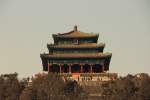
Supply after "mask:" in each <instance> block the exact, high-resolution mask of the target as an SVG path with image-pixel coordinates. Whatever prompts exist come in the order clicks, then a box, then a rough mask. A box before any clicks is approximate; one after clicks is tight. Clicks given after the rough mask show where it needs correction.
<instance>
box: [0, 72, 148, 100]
mask: <svg viewBox="0 0 150 100" xmlns="http://www.w3.org/2000/svg"><path fill="white" fill-rule="evenodd" d="M17 76H18V75H17V73H13V74H5V75H1V76H0V100H150V77H149V75H148V74H144V73H143V74H140V75H139V76H133V75H127V76H126V77H119V78H118V79H116V80H114V81H108V82H100V84H98V85H97V86H96V87H93V88H96V92H97V93H98V94H100V96H93V97H91V96H90V93H91V91H90V89H86V88H85V87H84V86H80V85H78V83H77V82H76V81H71V80H65V81H64V79H65V78H64V79H62V78H61V77H60V76H59V75H58V74H52V73H49V74H48V75H46V74H38V75H36V76H35V77H34V78H31V80H32V82H29V78H23V79H21V80H18V78H17ZM92 98H93V99H92Z"/></svg>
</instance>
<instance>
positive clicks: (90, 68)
mask: <svg viewBox="0 0 150 100" xmlns="http://www.w3.org/2000/svg"><path fill="white" fill-rule="evenodd" d="M90 72H91V73H92V72H93V71H92V65H90Z"/></svg>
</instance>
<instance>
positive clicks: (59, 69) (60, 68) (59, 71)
mask: <svg viewBox="0 0 150 100" xmlns="http://www.w3.org/2000/svg"><path fill="white" fill-rule="evenodd" d="M59 73H61V65H59Z"/></svg>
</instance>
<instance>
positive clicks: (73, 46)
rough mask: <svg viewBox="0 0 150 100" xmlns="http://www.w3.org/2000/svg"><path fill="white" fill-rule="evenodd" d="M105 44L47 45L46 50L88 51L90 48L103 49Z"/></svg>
mask: <svg viewBox="0 0 150 100" xmlns="http://www.w3.org/2000/svg"><path fill="white" fill-rule="evenodd" d="M104 47H105V44H104V43H100V44H95V45H92V44H86V45H53V44H47V48H48V49H80V48H81V49H88V48H89V49H90V48H104Z"/></svg>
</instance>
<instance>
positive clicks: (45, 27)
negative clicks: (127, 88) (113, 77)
mask: <svg viewBox="0 0 150 100" xmlns="http://www.w3.org/2000/svg"><path fill="white" fill-rule="evenodd" d="M74 25H77V26H78V29H79V30H81V31H83V32H94V33H99V34H100V37H99V43H100V42H103V43H106V47H105V49H104V52H112V60H111V63H110V72H117V73H119V75H126V74H128V73H131V74H135V73H139V72H145V73H149V74H150V59H149V57H150V52H149V51H150V1H149V0H0V74H4V73H12V72H18V73H19V76H20V77H27V76H31V75H33V74H35V73H38V72H41V71H42V64H41V59H40V53H43V52H47V47H46V44H47V43H53V40H52V37H51V34H53V33H61V32H68V31H70V30H72V29H73V27H74Z"/></svg>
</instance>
